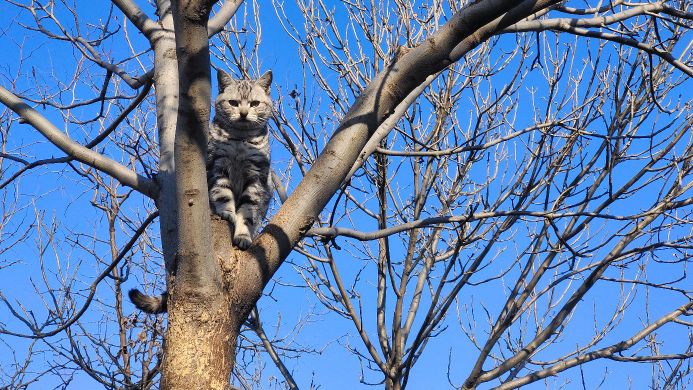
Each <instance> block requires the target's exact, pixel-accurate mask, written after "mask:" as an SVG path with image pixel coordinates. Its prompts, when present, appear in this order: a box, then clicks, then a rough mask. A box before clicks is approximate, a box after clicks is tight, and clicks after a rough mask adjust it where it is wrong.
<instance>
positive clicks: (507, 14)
mask: <svg viewBox="0 0 693 390" xmlns="http://www.w3.org/2000/svg"><path fill="white" fill-rule="evenodd" d="M557 2H558V1H557V0H540V1H535V0H532V1H522V2H520V3H519V4H518V2H516V1H502V0H488V1H482V2H477V3H474V4H470V5H469V6H467V7H466V8H464V9H463V10H461V11H460V12H458V13H457V14H455V15H454V16H453V17H452V19H451V20H450V21H449V22H447V23H446V24H445V25H443V26H442V27H441V29H440V30H439V31H438V32H437V33H436V34H434V35H433V36H431V37H430V38H428V39H427V40H426V41H424V42H423V43H422V44H421V45H419V46H417V47H415V48H412V49H409V50H406V51H403V53H402V55H401V56H400V57H399V58H398V59H396V60H395V61H394V62H393V63H392V64H391V65H390V66H389V67H388V68H387V69H386V70H385V71H383V72H381V73H380V74H379V75H378V76H377V77H376V78H374V79H373V81H372V82H371V83H369V85H368V87H367V88H366V89H365V90H364V91H363V93H362V94H361V96H360V97H359V98H358V99H357V101H356V102H355V103H354V105H353V106H352V108H351V109H350V110H349V112H348V113H347V114H346V116H345V118H344V119H343V120H342V122H341V123H340V125H339V127H338V128H337V130H336V131H335V133H334V135H333V137H332V139H331V140H330V141H329V142H328V144H327V145H326V146H325V149H324V150H323V152H322V153H321V155H320V157H318V159H317V160H316V161H315V163H314V164H313V166H312V168H311V170H310V171H309V172H308V173H307V174H306V176H305V178H304V179H303V180H302V181H301V183H300V184H299V185H298V187H297V188H296V190H295V191H294V193H293V194H292V195H291V196H290V197H289V199H288V200H287V201H286V203H284V205H283V206H282V207H281V209H280V210H279V212H278V213H277V214H276V215H275V217H274V219H273V220H272V221H271V223H270V224H269V225H268V226H267V228H265V230H264V231H263V233H262V234H261V235H260V236H259V237H258V239H257V240H256V245H254V246H252V247H251V248H250V249H249V250H248V251H247V252H246V255H249V257H251V256H252V257H253V258H254V259H255V261H256V263H255V264H256V265H257V266H259V268H254V269H251V267H245V268H244V270H245V271H246V272H247V273H249V274H255V273H259V274H260V275H261V278H262V279H263V280H264V283H267V281H268V280H269V278H270V277H271V276H272V274H273V273H274V272H275V271H276V270H277V268H278V267H279V265H280V264H281V262H282V261H283V260H284V259H285V258H286V256H288V254H289V253H290V251H291V248H293V246H294V245H295V244H296V243H297V242H298V241H299V240H300V239H301V238H302V237H303V236H304V235H305V234H306V232H307V231H308V230H309V228H310V227H311V225H312V224H313V222H314V221H315V219H316V218H317V215H318V213H320V211H322V209H323V208H324V207H325V205H326V204H327V202H328V201H329V200H330V198H331V197H332V195H333V194H334V193H335V191H336V190H337V189H338V188H339V186H340V185H341V183H342V181H343V180H344V179H345V177H346V176H347V174H348V172H349V171H350V170H351V168H352V167H353V166H354V162H356V161H357V159H358V157H359V155H360V153H361V152H362V151H363V149H364V146H365V145H366V143H367V142H368V140H369V138H370V137H371V135H372V134H373V133H374V132H375V131H376V129H377V128H378V127H379V126H380V125H381V124H382V123H383V122H384V121H385V120H387V118H389V117H390V116H391V115H392V114H393V113H394V112H395V109H396V107H397V105H398V104H400V103H401V102H402V101H403V100H405V98H406V97H407V96H408V95H409V94H410V93H411V92H412V91H413V90H414V89H415V88H417V87H418V86H419V85H421V84H422V83H424V82H425V80H426V78H427V77H429V76H430V75H433V74H435V73H437V72H439V71H441V70H443V69H444V68H446V67H447V66H448V65H450V64H452V63H454V62H455V61H457V60H459V59H460V58H461V57H462V56H463V55H464V54H466V53H467V52H468V51H469V50H471V49H473V48H474V47H476V46H477V45H479V44H480V43H481V42H483V41H485V40H486V39H488V38H489V37H490V36H492V35H493V34H496V33H498V32H499V31H501V30H502V29H504V28H505V27H507V26H509V25H511V24H513V23H516V22H518V21H519V20H521V19H524V18H526V17H527V16H529V15H531V14H533V13H535V12H537V11H539V10H541V9H544V8H546V7H549V6H551V5H553V4H555V3H557ZM249 263H250V259H249V260H248V261H247V262H246V263H244V264H249ZM241 279H242V280H240V281H239V282H241V283H243V281H244V280H243V279H245V280H252V279H253V277H247V278H241ZM255 294H256V295H255V296H256V297H259V294H260V291H255ZM255 299H257V298H255Z"/></svg>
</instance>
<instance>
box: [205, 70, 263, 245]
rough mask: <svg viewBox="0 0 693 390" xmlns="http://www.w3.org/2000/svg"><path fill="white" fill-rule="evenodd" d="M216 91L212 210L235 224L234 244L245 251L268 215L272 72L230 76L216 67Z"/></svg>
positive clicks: (212, 131)
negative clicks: (252, 76) (253, 76)
mask: <svg viewBox="0 0 693 390" xmlns="http://www.w3.org/2000/svg"><path fill="white" fill-rule="evenodd" d="M217 79H218V81H219V95H218V96H217V100H216V103H215V109H216V110H215V115H214V119H213V120H212V125H211V126H210V133H209V144H208V146H207V152H208V154H207V183H208V185H209V199H210V204H211V206H212V211H214V213H216V214H218V215H219V216H221V217H222V218H224V219H226V220H227V221H229V222H231V223H232V224H233V225H234V234H233V243H234V245H236V246H237V247H238V248H240V249H243V250H245V249H248V247H249V246H250V243H251V241H252V238H253V236H254V235H255V233H256V229H257V227H258V225H259V224H260V222H261V221H262V218H264V217H265V213H267V207H268V206H269V201H270V198H271V197H272V192H271V186H272V182H271V177H270V148H269V132H268V131H267V121H268V120H269V119H270V118H271V117H272V100H271V99H270V96H269V92H270V84H271V82H272V73H271V72H269V71H268V72H267V73H265V74H264V75H263V76H262V77H260V78H259V79H257V80H234V79H232V78H231V77H230V76H229V75H227V74H226V73H224V72H223V71H218V73H217Z"/></svg>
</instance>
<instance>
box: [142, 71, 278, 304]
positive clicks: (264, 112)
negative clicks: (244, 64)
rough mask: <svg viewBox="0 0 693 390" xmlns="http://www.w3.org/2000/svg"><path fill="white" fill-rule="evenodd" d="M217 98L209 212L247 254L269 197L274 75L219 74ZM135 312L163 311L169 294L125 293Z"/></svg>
mask: <svg viewBox="0 0 693 390" xmlns="http://www.w3.org/2000/svg"><path fill="white" fill-rule="evenodd" d="M217 80H218V82H219V94H218V95H217V99H216V102H215V115H214V119H213V120H212V124H211V125H210V131H209V137H208V140H209V143H208V145H207V184H208V185H209V201H210V206H211V208H212V211H213V212H214V213H215V214H217V215H219V216H221V217H222V218H224V219H226V220H227V221H229V222H230V223H232V224H233V226H234V233H233V244H234V245H236V246H237V247H238V248H240V249H242V250H246V249H248V247H249V246H250V244H251V242H252V238H253V236H254V235H255V233H256V230H257V227H258V226H259V225H260V223H261V222H262V218H264V217H265V214H266V213H267V207H268V206H269V202H270V199H271V197H272V191H271V189H272V181H271V180H272V179H271V176H270V148H269V132H268V130H267V121H268V120H269V119H270V118H271V117H272V114H273V111H272V100H271V98H270V96H269V93H270V84H271V83H272V72H270V71H268V72H266V73H265V74H264V75H262V77H260V78H259V79H257V80H235V79H233V78H231V77H230V76H229V75H228V74H226V73H224V72H223V71H221V70H219V71H217ZM129 296H130V301H132V303H133V304H134V305H135V306H137V308H138V309H140V310H142V311H144V312H146V313H151V314H158V313H164V312H166V305H167V304H166V300H167V299H168V293H167V292H164V293H163V294H162V295H160V296H158V297H152V296H149V295H145V294H143V293H141V292H140V291H139V290H137V289H132V290H130V292H129Z"/></svg>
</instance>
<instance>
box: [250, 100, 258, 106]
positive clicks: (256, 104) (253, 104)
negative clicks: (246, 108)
mask: <svg viewBox="0 0 693 390" xmlns="http://www.w3.org/2000/svg"><path fill="white" fill-rule="evenodd" d="M259 105H260V102H258V101H257V100H253V101H251V102H250V107H257V106H259Z"/></svg>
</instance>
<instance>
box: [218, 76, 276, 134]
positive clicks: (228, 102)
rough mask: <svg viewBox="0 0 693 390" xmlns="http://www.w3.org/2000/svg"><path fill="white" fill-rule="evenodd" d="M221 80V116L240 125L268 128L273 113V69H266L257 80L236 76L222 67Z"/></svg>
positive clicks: (219, 107)
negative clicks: (239, 78) (267, 124)
mask: <svg viewBox="0 0 693 390" xmlns="http://www.w3.org/2000/svg"><path fill="white" fill-rule="evenodd" d="M217 80H218V82H219V95H217V100H216V104H215V108H216V115H217V116H218V117H219V119H221V120H223V121H224V122H226V123H227V124H228V125H231V126H232V127H234V128H236V129H248V130H253V129H258V128H264V126H265V124H266V123H267V121H268V120H269V118H270V117H271V116H272V100H271V98H270V96H269V94H270V85H271V83H272V72H271V71H267V72H265V74H263V75H262V76H261V77H260V78H259V79H257V80H236V79H234V78H232V77H231V76H229V75H228V74H226V73H224V72H223V71H221V70H218V71H217Z"/></svg>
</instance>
